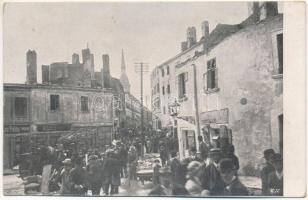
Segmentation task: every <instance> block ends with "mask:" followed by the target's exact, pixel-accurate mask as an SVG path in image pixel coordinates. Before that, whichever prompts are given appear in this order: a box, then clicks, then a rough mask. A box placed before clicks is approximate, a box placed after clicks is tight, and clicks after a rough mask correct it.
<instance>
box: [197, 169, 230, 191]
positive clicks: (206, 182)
mask: <svg viewBox="0 0 308 200" xmlns="http://www.w3.org/2000/svg"><path fill="white" fill-rule="evenodd" d="M201 184H202V188H203V189H205V190H208V191H210V195H222V194H223V190H224V187H225V184H224V182H223V181H222V179H221V177H220V173H219V171H218V169H217V167H216V166H215V165H214V164H213V163H210V164H209V165H208V166H206V167H205V168H203V172H202V175H201Z"/></svg>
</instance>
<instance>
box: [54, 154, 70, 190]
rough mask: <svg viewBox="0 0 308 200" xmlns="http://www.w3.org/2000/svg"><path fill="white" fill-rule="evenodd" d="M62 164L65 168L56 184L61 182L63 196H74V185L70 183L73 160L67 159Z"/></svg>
mask: <svg viewBox="0 0 308 200" xmlns="http://www.w3.org/2000/svg"><path fill="white" fill-rule="evenodd" d="M62 163H63V165H64V168H63V169H62V171H61V172H60V175H59V177H57V178H56V182H59V181H60V180H61V188H60V194H61V195H70V194H72V191H71V188H72V183H71V182H70V170H71V169H72V161H71V159H69V158H67V159H65V160H64V161H62Z"/></svg>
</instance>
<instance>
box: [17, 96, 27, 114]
mask: <svg viewBox="0 0 308 200" xmlns="http://www.w3.org/2000/svg"><path fill="white" fill-rule="evenodd" d="M15 116H16V118H25V117H26V116H27V99H26V98H25V97H16V98H15Z"/></svg>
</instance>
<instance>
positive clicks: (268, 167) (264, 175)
mask: <svg viewBox="0 0 308 200" xmlns="http://www.w3.org/2000/svg"><path fill="white" fill-rule="evenodd" d="M263 154H264V158H265V160H266V164H265V166H264V167H263V169H262V170H261V181H262V195H263V196H269V195H270V194H269V188H268V178H269V175H270V173H272V172H273V171H275V168H274V166H273V165H272V157H273V155H274V154H275V151H274V150H273V149H266V150H265V151H264V152H263Z"/></svg>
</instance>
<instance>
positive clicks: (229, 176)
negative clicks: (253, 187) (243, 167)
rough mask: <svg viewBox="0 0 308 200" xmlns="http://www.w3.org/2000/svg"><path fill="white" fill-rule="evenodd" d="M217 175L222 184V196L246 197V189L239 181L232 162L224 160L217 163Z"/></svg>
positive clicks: (229, 159) (228, 159)
mask: <svg viewBox="0 0 308 200" xmlns="http://www.w3.org/2000/svg"><path fill="white" fill-rule="evenodd" d="M219 173H220V176H221V179H222V180H223V182H224V190H223V193H222V194H221V195H223V196H248V194H249V192H248V189H247V188H246V187H245V186H244V185H243V184H242V183H241V182H240V181H239V179H238V177H237V175H236V174H237V169H236V165H235V163H234V160H232V159H231V158H224V159H222V160H221V161H220V163H219Z"/></svg>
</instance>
